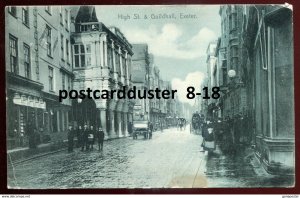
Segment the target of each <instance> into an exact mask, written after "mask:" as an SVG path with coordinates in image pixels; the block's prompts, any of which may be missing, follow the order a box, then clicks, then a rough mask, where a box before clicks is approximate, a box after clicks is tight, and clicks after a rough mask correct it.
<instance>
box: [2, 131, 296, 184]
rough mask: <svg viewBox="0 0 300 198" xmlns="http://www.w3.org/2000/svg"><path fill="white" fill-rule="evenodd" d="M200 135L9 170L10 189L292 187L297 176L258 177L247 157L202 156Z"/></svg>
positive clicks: (116, 143)
mask: <svg viewBox="0 0 300 198" xmlns="http://www.w3.org/2000/svg"><path fill="white" fill-rule="evenodd" d="M201 141H202V138H201V136H199V135H194V134H190V132H189V127H187V128H186V130H185V131H179V130H177V129H175V128H172V129H166V130H164V131H163V132H160V131H157V132H154V133H153V139H152V140H143V138H142V137H141V136H140V137H139V139H138V140H133V139H132V138H123V139H117V140H112V141H106V142H104V143H105V144H104V151H103V153H100V152H99V151H98V150H97V149H94V150H93V151H90V152H86V151H84V152H81V151H80V150H79V149H75V151H74V152H73V153H67V152H66V151H63V152H59V153H56V154H53V155H49V156H46V157H43V158H38V159H35V160H32V161H28V162H24V163H23V164H18V165H16V166H15V167H11V166H10V167H9V170H8V185H9V188H164V187H167V188H176V187H179V188H203V187H204V188H205V187H255V186H256V187H268V186H277V187H278V186H292V185H293V178H289V177H287V176H285V177H284V178H282V177H281V178H280V177H275V176H270V175H268V174H262V175H257V171H255V170H254V169H253V166H251V164H250V162H249V160H248V158H246V157H245V156H241V155H234V158H231V157H228V156H225V155H223V154H221V153H220V152H219V151H218V150H217V151H216V152H215V153H214V154H212V155H207V154H206V153H204V152H200V143H201Z"/></svg>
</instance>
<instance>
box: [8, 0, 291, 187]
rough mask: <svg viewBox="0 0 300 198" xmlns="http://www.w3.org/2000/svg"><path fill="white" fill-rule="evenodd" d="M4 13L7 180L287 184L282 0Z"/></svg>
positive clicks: (287, 10)
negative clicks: (256, 3)
mask: <svg viewBox="0 0 300 198" xmlns="http://www.w3.org/2000/svg"><path fill="white" fill-rule="evenodd" d="M4 12H5V63H6V64H5V77H6V145H7V178H6V179H7V188H8V189H151V188H158V189H160V188H270V187H271V188H293V187H294V186H295V182H296V181H295V113H294V112H295V110H294V109H295V108H294V102H295V101H294V35H293V7H292V5H290V4H287V3H286V4H282V5H281V4H280V5H279V4H278V5H276V4H272V5H268V4H265V5H264V4H260V5H255V4H247V5H242V4H234V5H229V4H223V5H151V6H146V5H145V6H143V5H135V6H133V5H132V6H130V5H122V6H119V5H107V6H106V5H95V6H93V5H84V6H66V5H65V6H7V7H6V8H5V10H4Z"/></svg>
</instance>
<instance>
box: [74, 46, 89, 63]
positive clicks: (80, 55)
mask: <svg viewBox="0 0 300 198" xmlns="http://www.w3.org/2000/svg"><path fill="white" fill-rule="evenodd" d="M74 64H75V67H77V68H79V67H88V66H91V45H90V44H86V45H74Z"/></svg>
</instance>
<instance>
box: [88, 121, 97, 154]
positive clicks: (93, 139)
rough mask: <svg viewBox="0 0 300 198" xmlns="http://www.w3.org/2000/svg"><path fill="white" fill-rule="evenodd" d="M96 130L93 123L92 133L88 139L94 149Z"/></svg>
mask: <svg viewBox="0 0 300 198" xmlns="http://www.w3.org/2000/svg"><path fill="white" fill-rule="evenodd" d="M95 132H96V131H95V130H94V126H93V125H91V127H90V133H89V136H88V140H89V149H90V150H93V149H94V142H95Z"/></svg>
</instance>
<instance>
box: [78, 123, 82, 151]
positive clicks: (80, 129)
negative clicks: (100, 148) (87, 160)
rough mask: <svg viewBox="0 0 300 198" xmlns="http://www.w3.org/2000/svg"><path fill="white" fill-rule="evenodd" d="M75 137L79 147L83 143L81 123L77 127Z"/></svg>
mask: <svg viewBox="0 0 300 198" xmlns="http://www.w3.org/2000/svg"><path fill="white" fill-rule="evenodd" d="M77 139H78V142H77V145H78V148H80V147H82V145H83V129H82V126H81V125H79V126H78V128H77Z"/></svg>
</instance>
